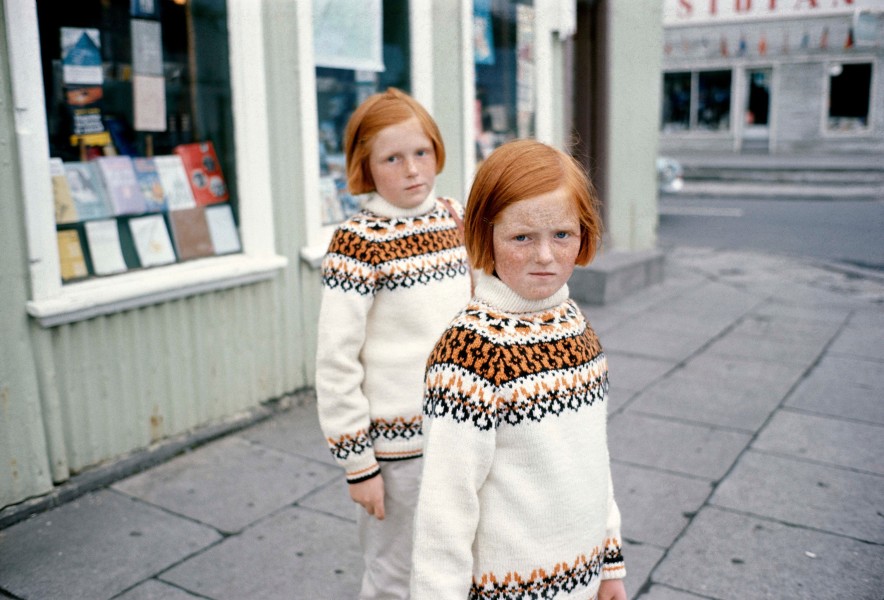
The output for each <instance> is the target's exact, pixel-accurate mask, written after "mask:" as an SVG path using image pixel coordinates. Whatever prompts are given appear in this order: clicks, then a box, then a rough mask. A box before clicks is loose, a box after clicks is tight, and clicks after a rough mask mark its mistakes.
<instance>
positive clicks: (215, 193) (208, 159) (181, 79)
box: [36, 0, 241, 282]
mask: <svg viewBox="0 0 884 600" xmlns="http://www.w3.org/2000/svg"><path fill="white" fill-rule="evenodd" d="M36 6H37V16H38V23H39V25H38V26H39V36H40V51H41V60H42V67H43V87H44V92H45V103H46V124H47V133H48V143H49V154H50V156H51V157H52V158H51V160H50V171H51V176H52V178H53V186H52V187H53V193H54V199H55V220H56V232H57V240H58V250H59V259H60V266H61V278H62V280H63V281H65V282H72V281H75V280H79V279H84V278H90V277H95V276H102V275H115V274H119V273H123V272H126V271H135V270H139V269H143V268H149V267H156V266H161V265H168V264H173V263H179V262H185V261H189V260H192V259H197V258H205V257H210V256H216V255H221V254H231V253H234V254H235V253H239V252H241V244H240V238H239V231H238V227H237V221H238V210H237V206H238V198H237V192H236V190H237V186H236V163H235V158H234V133H233V119H232V115H231V93H230V89H231V86H230V65H229V63H228V56H229V51H228V32H227V7H226V4H225V2H224V0H175V1H173V0H83V1H81V2H54V1H50V0H38V2H37V3H36Z"/></svg>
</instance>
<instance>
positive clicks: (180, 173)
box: [153, 154, 196, 210]
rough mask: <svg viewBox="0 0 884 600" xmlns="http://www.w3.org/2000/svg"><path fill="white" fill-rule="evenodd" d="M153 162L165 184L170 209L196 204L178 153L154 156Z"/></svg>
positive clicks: (189, 206) (161, 180)
mask: <svg viewBox="0 0 884 600" xmlns="http://www.w3.org/2000/svg"><path fill="white" fill-rule="evenodd" d="M153 162H154V165H155V166H156V168H157V174H158V175H159V176H160V183H162V184H163V190H164V191H165V192H166V205H167V207H168V209H169V210H180V209H182V208H192V207H194V206H196V200H194V199H193V192H192V191H190V184H189V183H188V182H187V172H186V171H185V170H184V163H183V162H181V157H180V156H178V155H177V154H170V155H164V156H154V158H153Z"/></svg>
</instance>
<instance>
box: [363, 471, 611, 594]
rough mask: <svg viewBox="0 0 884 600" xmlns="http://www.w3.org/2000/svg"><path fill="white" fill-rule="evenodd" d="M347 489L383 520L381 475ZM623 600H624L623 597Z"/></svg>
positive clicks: (370, 512) (369, 511)
mask: <svg viewBox="0 0 884 600" xmlns="http://www.w3.org/2000/svg"><path fill="white" fill-rule="evenodd" d="M349 487H350V498H352V499H353V502H355V503H356V504H359V505H361V506H362V508H364V509H365V512H367V513H368V514H369V515H371V516H372V517H374V518H376V519H377V520H378V521H383V520H384V478H383V476H382V475H377V476H376V477H372V478H371V479H366V480H365V481H360V482H359V483H351V484H350V485H349ZM623 600H626V596H625V595H624V596H623Z"/></svg>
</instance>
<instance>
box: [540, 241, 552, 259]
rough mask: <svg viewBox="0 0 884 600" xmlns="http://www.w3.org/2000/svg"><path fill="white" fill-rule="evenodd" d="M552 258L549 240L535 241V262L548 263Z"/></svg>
mask: <svg viewBox="0 0 884 600" xmlns="http://www.w3.org/2000/svg"><path fill="white" fill-rule="evenodd" d="M552 259H553V252H552V247H551V246H550V244H549V242H547V241H545V240H540V241H538V242H537V262H541V263H548V262H550V261H551V260H552Z"/></svg>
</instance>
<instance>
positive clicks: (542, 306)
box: [475, 272, 568, 313]
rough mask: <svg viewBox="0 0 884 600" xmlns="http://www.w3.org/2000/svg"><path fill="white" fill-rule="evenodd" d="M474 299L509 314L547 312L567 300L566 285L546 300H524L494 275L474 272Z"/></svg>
mask: <svg viewBox="0 0 884 600" xmlns="http://www.w3.org/2000/svg"><path fill="white" fill-rule="evenodd" d="M476 275H477V279H476V291H475V298H476V299H477V300H479V301H481V302H484V303H486V304H489V305H491V306H493V307H495V308H498V309H500V310H503V311H505V312H510V313H533V312H540V311H544V310H549V309H551V308H555V307H556V306H558V305H560V304H561V303H562V302H564V301H565V300H567V299H568V284H567V283H566V284H565V285H563V286H562V287H560V288H559V290H558V291H557V292H556V293H554V294H553V295H552V296H549V297H548V298H543V299H541V300H526V299H525V298H522V297H521V296H520V295H518V294H517V293H516V292H514V291H513V290H512V289H510V287H509V286H508V285H507V284H505V283H504V282H503V281H501V280H500V279H498V278H497V277H495V276H494V275H488V274H487V273H484V272H476Z"/></svg>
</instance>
